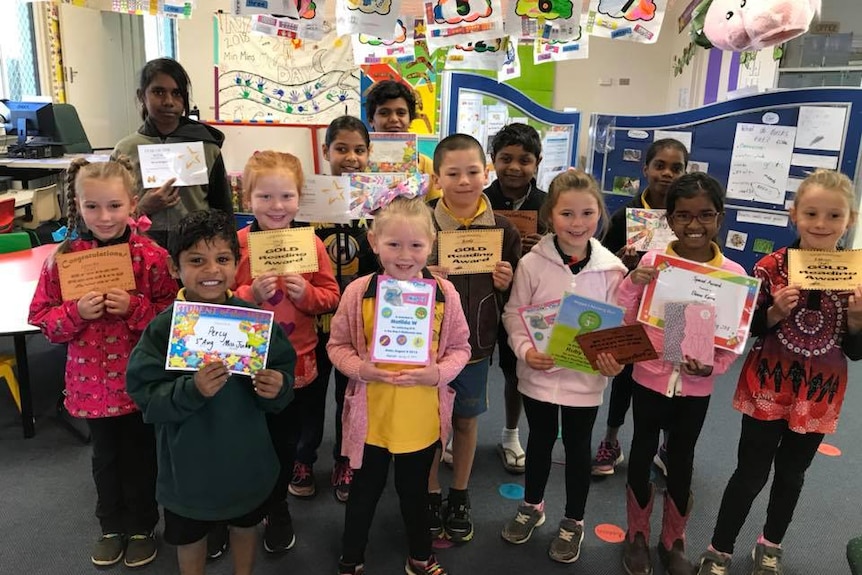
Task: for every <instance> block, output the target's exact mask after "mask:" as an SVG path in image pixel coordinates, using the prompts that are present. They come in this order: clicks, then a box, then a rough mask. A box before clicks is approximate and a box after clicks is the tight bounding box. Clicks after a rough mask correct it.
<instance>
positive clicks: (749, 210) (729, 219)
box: [587, 88, 862, 271]
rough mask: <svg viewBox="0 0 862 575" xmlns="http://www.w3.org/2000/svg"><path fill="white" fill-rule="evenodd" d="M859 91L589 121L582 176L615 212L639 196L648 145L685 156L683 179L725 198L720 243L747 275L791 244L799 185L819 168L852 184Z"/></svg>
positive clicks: (773, 96) (795, 93)
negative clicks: (708, 179) (670, 146)
mask: <svg viewBox="0 0 862 575" xmlns="http://www.w3.org/2000/svg"><path fill="white" fill-rule="evenodd" d="M860 134H862V89H858V88H810V89H803V90H787V91H780V92H770V93H766V94H758V95H754V96H748V97H745V98H739V99H735V100H730V101H727V102H722V103H719V104H712V105H709V106H704V107H701V108H696V109H693V110H687V111H684V112H679V113H674V114H662V115H654V116H617V115H610V114H593V115H592V116H591V119H590V144H589V145H590V149H589V150H588V155H587V169H588V171H589V172H590V173H592V174H593V176H595V177H596V179H597V180H598V181H599V183H600V185H601V186H602V190H603V191H604V192H605V199H606V202H607V205H608V209H609V210H610V211H611V212H613V211H614V210H616V209H618V208H620V207H621V206H623V205H624V204H625V203H627V202H628V201H629V200H630V199H631V197H632V196H633V195H634V194H637V193H641V192H642V191H643V190H644V188H645V186H646V180H645V178H644V176H643V163H644V159H645V155H646V151H647V149H648V148H649V146H650V145H651V144H652V142H653V141H654V140H655V139H660V138H662V137H675V138H677V139H679V140H681V141H683V143H685V144H686V145H687V146H688V149H689V152H690V155H689V169H692V168H695V169H697V170H698V171H705V172H707V173H709V175H711V176H713V177H714V178H716V179H717V180H719V181H720V182H721V183H722V185H724V186H725V187H726V188H727V189H728V195H727V199H726V213H725V218H724V223H723V225H722V229H721V232H720V234H719V242H720V245H721V246H722V248H723V249H724V250H725V252H726V254H727V255H728V257H729V258H731V259H733V260H734V261H736V262H738V263H740V264H741V265H743V266H744V267H745V268H746V269H748V270H749V271H750V270H751V269H752V268H753V266H754V264H755V263H756V262H757V261H758V260H759V259H760V258H762V257H763V256H764V255H765V254H768V253H771V252H772V251H774V250H776V249H779V248H781V247H784V246H787V245H789V244H790V243H792V242H793V241H794V239H795V237H796V233H795V230H794V229H793V227H792V225H791V223H790V220H789V215H788V211H787V210H788V208H789V207H790V205H791V204H792V201H793V198H794V197H795V192H796V189H797V187H798V186H799V183H800V182H801V181H802V179H803V178H805V176H806V175H807V174H808V173H810V172H812V171H813V170H815V169H816V168H818V167H823V168H831V169H838V170H840V171H841V172H843V173H845V174H847V175H848V176H849V177H850V178H851V179H853V180H854V181H855V182H857V205H858V196H859V192H860V186H859V183H858V182H859V180H858V178H857V176H858V171H859V152H860V137H859V135H860Z"/></svg>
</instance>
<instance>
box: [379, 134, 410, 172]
mask: <svg viewBox="0 0 862 575" xmlns="http://www.w3.org/2000/svg"><path fill="white" fill-rule="evenodd" d="M369 137H370V139H371V154H370V155H369V157H368V168H367V170H368V171H369V172H417V171H419V144H418V143H417V142H418V138H417V136H416V134H409V133H406V132H371V133H370V134H369Z"/></svg>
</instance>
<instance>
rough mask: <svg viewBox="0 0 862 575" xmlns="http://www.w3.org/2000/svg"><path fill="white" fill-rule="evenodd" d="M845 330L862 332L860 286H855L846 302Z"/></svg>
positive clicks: (861, 289) (861, 288)
mask: <svg viewBox="0 0 862 575" xmlns="http://www.w3.org/2000/svg"><path fill="white" fill-rule="evenodd" d="M847 330H848V331H850V332H853V333H857V332H859V331H862V285H860V286H856V289H855V290H854V291H853V293H852V294H850V298H849V299H848V301H847Z"/></svg>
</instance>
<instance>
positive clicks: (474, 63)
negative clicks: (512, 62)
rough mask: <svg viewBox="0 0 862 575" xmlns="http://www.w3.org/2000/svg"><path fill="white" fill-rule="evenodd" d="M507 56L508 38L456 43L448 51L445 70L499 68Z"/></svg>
mask: <svg viewBox="0 0 862 575" xmlns="http://www.w3.org/2000/svg"><path fill="white" fill-rule="evenodd" d="M505 56H506V39H505V38H495V39H494V40H479V41H478V42H467V43H466V44H464V45H461V44H456V45H455V46H453V47H451V48H449V51H448V52H447V53H446V63H445V64H444V66H443V69H444V70H495V71H496V70H499V69H500V66H501V64H502V63H503V59H504V58H505Z"/></svg>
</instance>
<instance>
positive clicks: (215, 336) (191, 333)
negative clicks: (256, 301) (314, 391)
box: [165, 301, 273, 375]
mask: <svg viewBox="0 0 862 575" xmlns="http://www.w3.org/2000/svg"><path fill="white" fill-rule="evenodd" d="M272 318H273V314H272V312H271V311H265V310H261V309H255V308H247V307H233V306H227V305H216V304H207V303H197V302H190V301H177V302H175V303H174V311H173V316H172V317H171V337H170V341H169V343H168V346H169V347H168V353H167V359H166V360H165V369H175V370H180V371H197V370H198V369H200V368H201V367H203V366H204V365H205V364H207V363H212V362H217V361H218V362H222V363H224V364H225V365H226V366H227V368H228V371H230V372H231V373H238V374H242V375H252V374H254V373H256V372H258V371H260V370H261V369H263V368H264V367H266V356H267V353H268V352H269V338H270V335H271V334H272Z"/></svg>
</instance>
